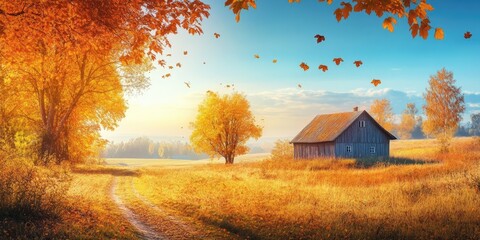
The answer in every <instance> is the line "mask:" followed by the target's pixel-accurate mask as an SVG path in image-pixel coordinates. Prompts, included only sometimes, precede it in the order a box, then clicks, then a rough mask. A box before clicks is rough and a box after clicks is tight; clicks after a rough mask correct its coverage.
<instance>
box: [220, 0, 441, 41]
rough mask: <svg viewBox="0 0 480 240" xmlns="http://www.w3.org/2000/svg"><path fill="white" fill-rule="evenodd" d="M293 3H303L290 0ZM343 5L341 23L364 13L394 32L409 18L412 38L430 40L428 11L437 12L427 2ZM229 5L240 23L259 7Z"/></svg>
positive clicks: (235, 1)
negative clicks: (400, 21)
mask: <svg viewBox="0 0 480 240" xmlns="http://www.w3.org/2000/svg"><path fill="white" fill-rule="evenodd" d="M288 2H290V3H294V2H297V3H298V2H300V0H288ZM319 2H326V3H328V4H329V5H331V4H333V2H334V0H319ZM335 2H336V3H338V2H339V4H338V5H337V6H338V8H337V9H336V10H335V11H334V12H333V14H334V15H335V18H336V19H337V21H339V22H340V21H341V20H342V19H347V18H348V17H349V16H350V14H351V13H353V12H363V13H366V14H368V15H370V14H372V13H373V14H375V15H376V16H377V17H379V18H381V17H385V18H384V20H383V28H385V29H388V30H389V31H390V32H393V30H394V25H395V24H397V19H401V18H406V19H407V21H408V25H409V26H410V32H411V34H412V37H414V38H415V37H416V36H421V37H422V38H423V39H427V38H428V35H429V32H430V30H431V29H432V26H431V25H430V19H429V17H428V12H429V11H433V10H434V8H433V6H432V5H430V4H429V3H427V0H421V1H419V0H384V1H372V0H343V1H341V2H340V1H335ZM225 6H228V7H229V8H230V9H231V10H232V12H233V13H234V14H235V15H236V16H235V18H236V20H237V21H240V13H241V11H242V10H248V9H249V8H250V7H252V8H256V6H257V5H256V0H227V1H226V2H225ZM434 37H435V38H436V39H443V37H444V33H443V29H441V28H436V29H435V34H434Z"/></svg>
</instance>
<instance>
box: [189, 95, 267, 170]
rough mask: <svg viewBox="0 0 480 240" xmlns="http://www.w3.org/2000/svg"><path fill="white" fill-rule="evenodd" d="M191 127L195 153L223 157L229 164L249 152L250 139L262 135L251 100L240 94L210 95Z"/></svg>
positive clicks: (200, 107)
mask: <svg viewBox="0 0 480 240" xmlns="http://www.w3.org/2000/svg"><path fill="white" fill-rule="evenodd" d="M191 126H192V128H193V132H192V135H191V136H190V142H191V143H192V146H193V148H194V149H195V151H197V152H204V153H206V154H208V155H209V156H210V157H215V156H222V157H224V158H225V164H233V162H234V159H235V157H236V156H238V155H242V154H245V153H247V152H248V150H249V149H248V147H247V146H246V142H247V140H248V139H250V138H255V139H258V138H259V137H260V136H261V135H262V127H260V126H259V125H256V124H255V118H254V116H253V115H252V112H251V111H250V104H249V102H248V100H247V99H246V98H245V96H244V95H242V94H239V93H236V92H235V93H232V94H230V95H229V94H226V95H222V96H221V95H218V94H217V93H213V92H208V93H207V96H206V98H205V99H204V100H203V102H202V103H201V104H200V105H199V107H198V114H197V117H196V119H195V121H194V122H193V123H192V124H191Z"/></svg>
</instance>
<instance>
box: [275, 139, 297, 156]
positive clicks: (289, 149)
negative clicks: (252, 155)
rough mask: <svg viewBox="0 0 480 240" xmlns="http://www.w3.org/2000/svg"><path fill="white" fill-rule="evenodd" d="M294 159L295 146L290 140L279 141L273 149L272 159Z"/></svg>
mask: <svg viewBox="0 0 480 240" xmlns="http://www.w3.org/2000/svg"><path fill="white" fill-rule="evenodd" d="M290 158H293V144H290V141H289V140H288V139H283V140H282V139H278V140H277V141H275V146H274V147H273V149H272V159H290Z"/></svg>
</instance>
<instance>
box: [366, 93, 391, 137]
mask: <svg viewBox="0 0 480 240" xmlns="http://www.w3.org/2000/svg"><path fill="white" fill-rule="evenodd" d="M370 114H371V115H372V117H373V118H374V119H375V120H376V121H377V122H378V123H379V124H380V125H381V126H382V127H383V128H385V130H387V131H392V130H393V128H394V124H393V111H392V107H391V105H390V101H389V100H388V99H385V98H384V99H380V100H378V99H375V100H374V101H373V103H372V105H371V106H370Z"/></svg>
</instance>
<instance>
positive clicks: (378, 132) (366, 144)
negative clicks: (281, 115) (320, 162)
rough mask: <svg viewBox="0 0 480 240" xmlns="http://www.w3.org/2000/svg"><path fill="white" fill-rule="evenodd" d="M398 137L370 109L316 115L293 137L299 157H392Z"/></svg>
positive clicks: (297, 157)
mask: <svg viewBox="0 0 480 240" xmlns="http://www.w3.org/2000/svg"><path fill="white" fill-rule="evenodd" d="M394 139H397V138H396V137H395V136H393V135H392V134H391V133H389V132H388V131H387V130H385V129H384V128H383V127H382V126H380V124H379V123H377V121H375V119H373V117H372V116H370V114H368V113H367V111H358V108H355V109H354V111H353V112H344V113H334V114H322V115H318V116H316V117H315V118H314V119H313V120H312V121H311V122H310V123H309V124H308V125H307V126H306V127H305V128H304V129H303V130H302V131H300V133H298V135H297V136H296V137H295V138H294V139H293V140H292V141H291V143H293V148H294V158H295V159H311V158H318V157H335V158H367V157H388V156H389V154H390V140H394Z"/></svg>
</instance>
